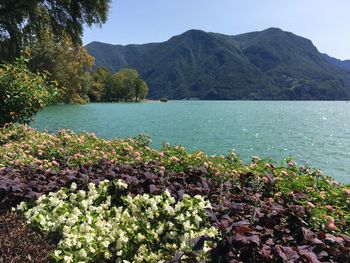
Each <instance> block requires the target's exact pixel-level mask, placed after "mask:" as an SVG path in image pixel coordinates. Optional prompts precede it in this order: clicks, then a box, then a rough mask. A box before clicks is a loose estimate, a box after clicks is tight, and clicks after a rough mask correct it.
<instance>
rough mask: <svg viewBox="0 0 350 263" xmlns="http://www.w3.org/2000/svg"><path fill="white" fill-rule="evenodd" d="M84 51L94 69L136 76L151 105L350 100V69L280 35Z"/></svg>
mask: <svg viewBox="0 0 350 263" xmlns="http://www.w3.org/2000/svg"><path fill="white" fill-rule="evenodd" d="M85 48H86V49H87V51H88V52H89V54H91V55H92V56H94V57H95V66H94V67H95V68H98V67H106V68H108V69H110V70H111V71H112V72H116V71H118V70H120V69H122V68H126V67H127V68H134V69H136V70H137V71H138V72H139V73H140V75H141V77H142V78H143V79H144V80H145V81H146V83H147V84H148V86H149V95H148V97H149V98H152V99H158V98H160V97H167V98H169V99H207V100H236V99H240V100H241V99H243V100H244V99H246V100H348V99H350V61H349V60H347V61H342V60H338V59H336V58H333V57H330V56H328V55H327V54H322V53H320V52H319V51H318V50H317V48H316V47H315V46H314V45H313V43H312V42H311V41H310V40H308V39H306V38H303V37H300V36H297V35H295V34H293V33H290V32H286V31H283V30H281V29H279V28H269V29H266V30H263V31H259V32H251V33H246V34H240V35H235V36H230V35H224V34H219V33H209V32H204V31H201V30H189V31H187V32H185V33H183V34H181V35H178V36H174V37H172V38H170V39H169V40H168V41H165V42H162V43H150V44H140V45H126V46H122V45H111V44H106V43H100V42H91V43H90V44H88V45H86V46H85Z"/></svg>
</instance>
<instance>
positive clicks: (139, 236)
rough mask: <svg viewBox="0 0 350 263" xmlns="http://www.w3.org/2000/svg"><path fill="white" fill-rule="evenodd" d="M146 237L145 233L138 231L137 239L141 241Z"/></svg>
mask: <svg viewBox="0 0 350 263" xmlns="http://www.w3.org/2000/svg"><path fill="white" fill-rule="evenodd" d="M144 239H145V236H144V235H142V234H141V233H138V234H137V240H138V241H139V242H141V241H142V240H144Z"/></svg>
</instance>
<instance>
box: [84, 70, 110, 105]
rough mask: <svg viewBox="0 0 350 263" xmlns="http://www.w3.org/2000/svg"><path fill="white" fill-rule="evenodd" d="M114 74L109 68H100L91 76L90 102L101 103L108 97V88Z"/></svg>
mask: <svg viewBox="0 0 350 263" xmlns="http://www.w3.org/2000/svg"><path fill="white" fill-rule="evenodd" d="M111 77H112V73H111V71H110V70H108V69H107V68H103V67H102V68H99V69H97V70H96V71H94V72H93V73H92V74H91V82H90V89H89V91H88V96H89V99H90V101H93V102H99V101H102V100H104V99H105V97H106V87H107V86H108V82H109V81H111Z"/></svg>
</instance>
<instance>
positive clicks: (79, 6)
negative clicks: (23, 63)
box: [0, 0, 110, 61]
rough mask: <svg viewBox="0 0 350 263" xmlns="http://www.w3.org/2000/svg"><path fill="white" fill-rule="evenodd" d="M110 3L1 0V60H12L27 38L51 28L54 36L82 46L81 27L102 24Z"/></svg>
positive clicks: (37, 36) (104, 0)
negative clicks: (69, 39)
mask: <svg viewBox="0 0 350 263" xmlns="http://www.w3.org/2000/svg"><path fill="white" fill-rule="evenodd" d="M109 4H110V0H101V1H88V0H80V1H65V0H58V1H56V0H55V1H54V0H34V1H27V0H16V1H13V0H4V1H1V5H0V52H1V53H0V57H1V58H2V59H5V60H7V61H13V60H14V58H15V57H17V56H18V55H19V52H20V50H21V49H23V48H24V47H25V44H26V43H25V40H26V39H28V38H33V37H34V38H36V39H39V40H40V39H41V37H43V34H42V29H43V28H46V27H48V26H49V27H50V30H51V31H52V32H53V34H54V37H55V38H58V39H60V38H61V37H62V36H63V37H65V35H66V34H68V35H69V36H70V38H71V39H72V41H73V43H74V44H80V43H81V36H82V33H83V26H84V25H88V26H91V25H94V24H97V25H101V24H102V23H104V22H105V21H106V20H107V15H108V9H109Z"/></svg>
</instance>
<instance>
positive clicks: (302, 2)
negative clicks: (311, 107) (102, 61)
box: [83, 0, 350, 59]
mask: <svg viewBox="0 0 350 263" xmlns="http://www.w3.org/2000/svg"><path fill="white" fill-rule="evenodd" d="M269 27H279V28H281V29H283V30H285V31H290V32H293V33H295V34H297V35H300V36H303V37H306V38H308V39H310V40H312V42H313V43H314V45H315V46H316V47H317V48H318V50H319V51H320V52H322V53H327V54H329V55H331V56H333V57H336V58H339V59H350V0H113V1H112V4H111V8H110V12H109V18H108V21H107V22H106V23H105V24H103V25H102V27H101V28H100V27H96V26H93V27H92V28H88V27H86V28H85V30H84V36H83V43H84V44H88V43H90V42H92V41H99V42H105V43H110V44H122V45H126V44H143V43H150V42H163V41H166V40H168V39H169V38H171V37H172V36H175V35H179V34H181V33H183V32H185V31H187V30H189V29H201V30H204V31H208V32H216V33H222V34H228V35H236V34H241V33H247V32H251V31H259V30H264V29H266V28H269Z"/></svg>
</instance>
